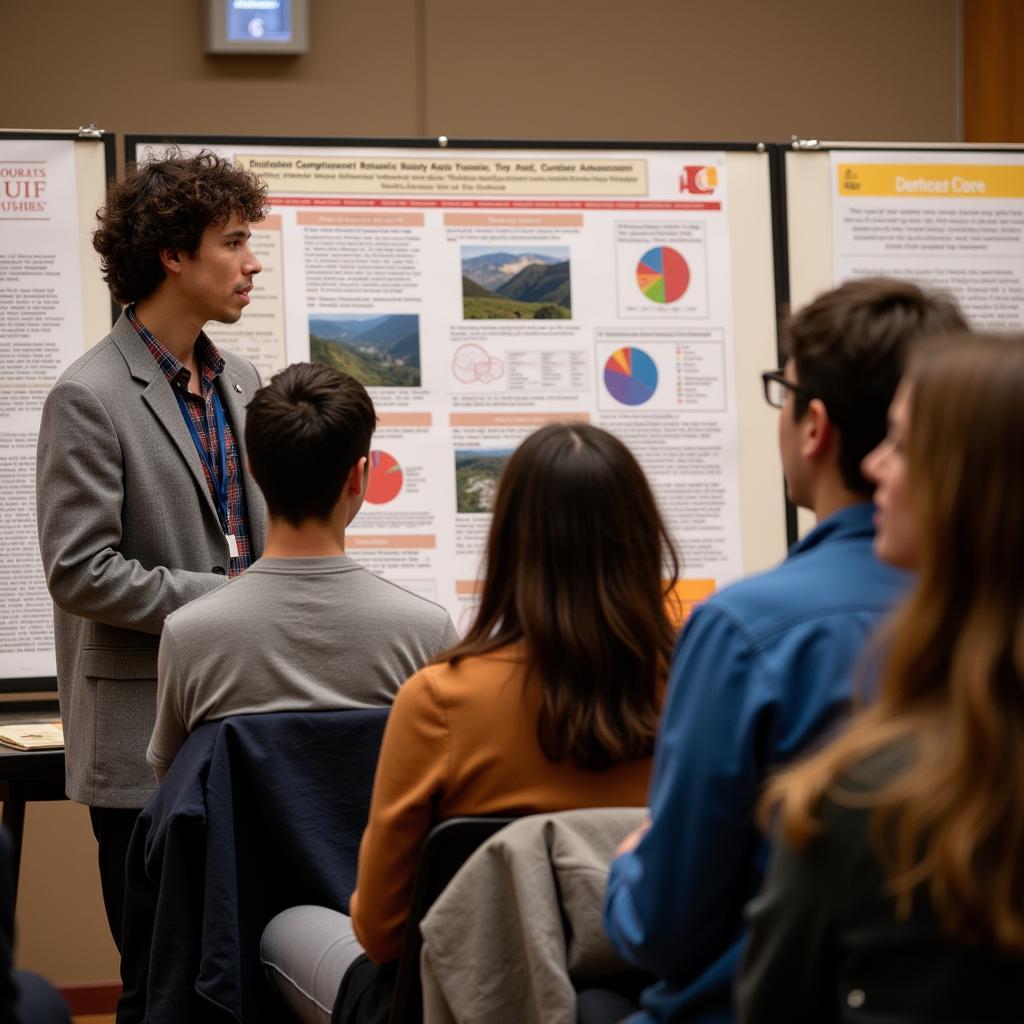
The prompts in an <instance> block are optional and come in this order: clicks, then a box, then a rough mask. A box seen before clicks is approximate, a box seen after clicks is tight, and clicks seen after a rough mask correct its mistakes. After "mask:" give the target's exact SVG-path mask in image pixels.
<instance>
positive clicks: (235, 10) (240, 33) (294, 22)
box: [206, 0, 309, 54]
mask: <svg viewBox="0 0 1024 1024" xmlns="http://www.w3.org/2000/svg"><path fill="white" fill-rule="evenodd" d="M308 49H309V0H206V52H207V53H242V54H246V53H249V54H252V53H262V54H266V53H284V54H289V53H306V52H307V51H308Z"/></svg>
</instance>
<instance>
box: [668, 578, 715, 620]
mask: <svg viewBox="0 0 1024 1024" xmlns="http://www.w3.org/2000/svg"><path fill="white" fill-rule="evenodd" d="M714 592H715V581H714V580H677V581H676V584H675V586H674V587H673V588H672V589H671V591H669V594H668V596H667V598H666V599H665V600H666V606H667V608H668V614H669V618H671V619H672V622H673V624H674V625H676V626H681V625H682V624H683V623H684V622H685V621H686V620H687V619H688V618H689V617H690V613H691V612H692V611H693V609H694V607H695V606H696V605H698V604H700V603H701V601H703V600H705V599H706V598H709V597H710V596H711V595H712V594H713V593H714Z"/></svg>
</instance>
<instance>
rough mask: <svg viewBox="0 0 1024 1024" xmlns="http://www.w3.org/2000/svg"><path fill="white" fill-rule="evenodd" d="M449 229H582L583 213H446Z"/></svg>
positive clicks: (445, 220)
mask: <svg viewBox="0 0 1024 1024" xmlns="http://www.w3.org/2000/svg"><path fill="white" fill-rule="evenodd" d="M444 223H445V226H446V227H449V228H472V227H487V228H581V227H583V214H582V213H535V214H530V213H446V214H445V215H444Z"/></svg>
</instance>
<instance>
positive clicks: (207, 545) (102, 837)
mask: <svg viewBox="0 0 1024 1024" xmlns="http://www.w3.org/2000/svg"><path fill="white" fill-rule="evenodd" d="M265 202H266V189H265V187H264V186H263V185H262V184H261V183H260V182H259V181H258V180H257V179H256V178H254V177H253V176H252V175H251V174H249V173H248V172H245V171H241V170H239V169H237V168H235V167H233V166H232V165H231V164H229V163H228V162H227V161H225V160H223V159H221V158H220V157H218V156H216V155H214V154H212V153H208V152H204V153H199V154H198V155H196V156H183V155H182V154H180V153H172V154H169V155H168V157H167V158H165V159H162V160H157V161H153V162H149V163H146V164H143V165H139V166H133V167H130V168H129V170H128V171H127V173H126V174H125V175H124V177H123V178H122V180H121V181H119V182H116V183H114V184H112V185H111V187H110V190H109V192H108V195H107V202H106V206H105V207H104V208H103V209H102V210H100V212H99V214H98V219H99V228H98V230H97V231H96V232H95V234H94V235H93V244H94V246H95V248H96V250H97V251H98V252H99V254H100V257H101V264H102V267H103V271H104V279H105V280H106V282H107V284H108V285H109V286H110V289H111V292H112V294H113V296H114V298H115V299H116V300H117V301H118V302H119V303H121V304H122V305H123V307H124V310H123V313H122V315H121V317H120V318H119V319H118V321H117V323H116V324H115V325H114V328H113V330H112V331H111V333H110V334H109V335H108V336H107V337H106V338H104V339H103V340H102V341H101V342H100V343H99V344H98V345H96V346H95V347H93V348H92V349H90V350H89V351H88V352H86V353H85V355H83V356H82V357H81V358H80V359H78V360H77V361H76V362H74V363H73V364H72V365H71V366H70V367H69V368H68V369H67V371H66V372H65V373H64V374H63V375H62V376H61V377H60V379H59V380H58V381H57V383H56V385H55V386H54V388H53V390H52V391H51V392H50V394H49V396H48V397H47V400H46V403H45V406H44V408H43V416H42V423H41V426H40V430H39V446H38V452H37V456H38V466H37V481H36V490H37V493H36V504H37V510H38V512H37V516H38V527H39V547H40V551H41V553H42V560H43V568H44V571H45V574H46V581H47V585H48V587H49V590H50V595H51V596H52V598H53V602H54V636H55V642H56V653H57V684H58V691H59V697H60V710H61V718H62V719H63V723H64V734H65V743H66V754H67V776H66V778H67V794H68V796H69V797H70V798H71V799H72V800H77V801H79V802H80V803H83V804H86V805H87V806H88V807H89V812H90V816H91V818H92V826H93V831H94V833H95V834H96V839H97V841H98V843H99V864H100V880H101V884H102V888H103V902H104V906H105V908H106V913H107V919H108V921H109V924H110V930H111V933H112V935H113V937H114V941H115V943H116V944H117V945H118V948H119V949H120V945H121V918H122V912H123V906H124V864H125V853H126V850H127V846H128V840H129V837H130V836H131V831H132V827H133V825H134V823H135V818H136V815H137V814H138V811H139V809H140V808H141V807H142V806H143V804H144V803H145V802H146V799H147V797H148V796H149V794H150V793H151V792H152V791H153V789H154V788H155V784H156V781H155V779H154V776H153V771H152V769H151V768H150V767H149V766H148V765H147V763H146V746H147V744H148V742H149V737H150V734H151V733H152V731H153V721H154V716H155V711H156V705H155V692H156V666H157V648H158V646H159V642H160V632H161V629H162V627H163V623H164V619H165V618H166V617H167V615H169V614H170V613H171V612H172V611H174V610H175V609H176V608H180V607H181V606H182V605H183V604H186V603H187V602H188V601H191V600H192V599H193V598H196V597H199V596H200V595H201V594H205V593H206V592H208V591H210V590H213V589H215V588H216V587H219V586H221V585H222V584H223V583H224V582H225V581H226V580H227V578H228V577H229V576H235V575H237V574H238V573H241V572H242V571H243V570H244V569H245V568H246V567H247V566H248V565H249V564H250V563H251V562H252V561H253V559H254V558H256V557H257V556H258V555H259V553H260V551H261V550H262V546H263V537H264V519H265V513H264V507H263V504H262V499H261V497H260V494H259V491H258V489H257V488H255V487H254V486H253V485H252V483H251V481H250V479H249V477H248V473H247V470H246V466H245V451H244V446H243V428H244V418H245V405H246V403H247V402H248V401H249V399H250V398H251V397H252V396H253V394H254V393H255V391H256V389H257V388H258V387H259V386H260V379H259V376H258V374H257V372H256V370H255V368H254V367H253V366H252V365H251V364H249V363H248V362H246V361H245V360H243V359H239V358H238V357H236V356H232V355H231V354H229V353H221V352H219V351H218V350H217V348H216V347H215V346H214V345H213V343H212V342H211V341H210V339H209V338H207V336H206V335H205V334H204V333H203V327H204V325H205V324H206V323H207V322H209V321H211V320H213V321H216V322H218V323H234V322H235V321H237V320H238V319H239V318H240V317H241V315H242V311H243V310H244V309H245V307H246V306H247V305H248V304H249V301H250V292H251V290H252V286H253V278H254V277H255V275H256V274H258V273H259V272H260V270H261V267H260V263H259V260H258V259H256V257H255V255H254V254H253V252H252V250H251V249H250V247H249V239H250V225H251V224H252V223H254V222H257V221H260V220H262V218H263V216H264V206H265Z"/></svg>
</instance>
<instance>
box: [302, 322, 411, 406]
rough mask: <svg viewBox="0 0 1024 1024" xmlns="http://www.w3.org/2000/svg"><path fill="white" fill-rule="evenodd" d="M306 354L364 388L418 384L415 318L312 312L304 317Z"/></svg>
mask: <svg viewBox="0 0 1024 1024" xmlns="http://www.w3.org/2000/svg"><path fill="white" fill-rule="evenodd" d="M309 354H310V358H311V359H312V360H313V361H314V362H317V363H325V364H326V365H327V366H333V367H334V368H335V369H337V370H343V371H344V372H345V373H348V374H351V376H353V377H355V379H356V380H358V381H359V382H360V384H362V385H363V386H364V387H382V388H416V387H419V386H420V380H421V375H420V329H419V317H418V316H415V315H410V314H393V315H370V314H357V313H352V314H341V315H328V314H317V315H313V316H310V318H309Z"/></svg>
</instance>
